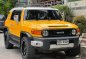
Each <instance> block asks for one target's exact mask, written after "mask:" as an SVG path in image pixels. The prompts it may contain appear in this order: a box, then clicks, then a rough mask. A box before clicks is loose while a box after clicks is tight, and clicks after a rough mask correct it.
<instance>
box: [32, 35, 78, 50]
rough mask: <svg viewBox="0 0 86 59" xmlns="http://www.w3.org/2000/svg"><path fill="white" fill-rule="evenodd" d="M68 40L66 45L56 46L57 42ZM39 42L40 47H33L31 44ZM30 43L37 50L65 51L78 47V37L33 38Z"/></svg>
mask: <svg viewBox="0 0 86 59" xmlns="http://www.w3.org/2000/svg"><path fill="white" fill-rule="evenodd" d="M66 39H67V40H69V44H67V45H57V40H66ZM34 41H35V42H40V43H39V45H40V46H36V45H37V44H38V43H36V44H35V45H33V42H34ZM33 42H32V43H31V44H32V46H34V47H35V48H36V49H38V50H65V49H70V48H74V47H77V46H79V36H73V37H50V38H33Z"/></svg>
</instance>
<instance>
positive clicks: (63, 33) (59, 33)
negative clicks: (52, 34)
mask: <svg viewBox="0 0 86 59" xmlns="http://www.w3.org/2000/svg"><path fill="white" fill-rule="evenodd" d="M56 33H57V34H64V32H56Z"/></svg>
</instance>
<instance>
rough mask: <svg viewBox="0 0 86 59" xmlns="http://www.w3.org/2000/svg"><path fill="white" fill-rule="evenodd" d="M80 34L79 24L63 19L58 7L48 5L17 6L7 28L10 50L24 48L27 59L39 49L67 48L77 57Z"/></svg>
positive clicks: (7, 46) (60, 49)
mask: <svg viewBox="0 0 86 59" xmlns="http://www.w3.org/2000/svg"><path fill="white" fill-rule="evenodd" d="M79 35H80V30H79V28H78V26H76V25H75V24H72V23H69V22H66V21H64V20H62V18H61V15H60V13H59V10H58V9H54V8H47V7H46V8H45V7H26V8H22V7H18V8H13V9H12V10H10V12H9V14H8V17H7V20H6V21H5V28H4V37H5V39H4V41H5V47H6V49H10V48H13V46H14V45H15V46H17V47H20V49H21V54H22V57H23V59H29V58H33V57H34V56H35V55H36V52H37V53H38V52H41V53H48V52H56V51H64V52H65V54H66V55H67V56H76V55H78V54H79V53H80V44H79Z"/></svg>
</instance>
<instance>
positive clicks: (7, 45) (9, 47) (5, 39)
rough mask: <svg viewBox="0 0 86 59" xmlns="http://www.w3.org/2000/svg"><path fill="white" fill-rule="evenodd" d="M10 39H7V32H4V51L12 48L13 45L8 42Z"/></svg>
mask: <svg viewBox="0 0 86 59" xmlns="http://www.w3.org/2000/svg"><path fill="white" fill-rule="evenodd" d="M9 40H10V38H9V34H8V31H5V32H4V43H5V48H6V49H12V48H13V44H11V43H10V42H9Z"/></svg>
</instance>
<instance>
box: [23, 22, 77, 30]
mask: <svg viewBox="0 0 86 59" xmlns="http://www.w3.org/2000/svg"><path fill="white" fill-rule="evenodd" d="M24 23H25V24H26V25H28V26H29V25H30V27H32V28H36V29H39V30H41V29H60V28H61V29H62V28H78V27H77V26H76V25H75V24H72V23H69V22H65V21H62V20H31V21H25V22H24Z"/></svg>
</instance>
